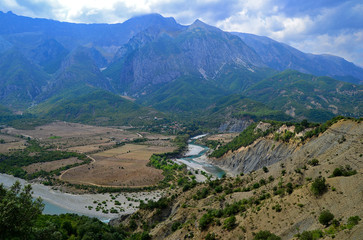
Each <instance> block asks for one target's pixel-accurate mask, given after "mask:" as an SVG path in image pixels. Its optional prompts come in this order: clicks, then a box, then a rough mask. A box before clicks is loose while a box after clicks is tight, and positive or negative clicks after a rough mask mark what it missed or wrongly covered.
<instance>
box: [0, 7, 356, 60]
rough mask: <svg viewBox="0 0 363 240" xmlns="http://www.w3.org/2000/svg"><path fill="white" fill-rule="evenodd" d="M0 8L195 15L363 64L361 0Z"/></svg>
mask: <svg viewBox="0 0 363 240" xmlns="http://www.w3.org/2000/svg"><path fill="white" fill-rule="evenodd" d="M0 11H3V12H7V11H12V12H13V13H15V14H18V15H23V16H29V17H38V18H49V19H55V20H59V21H66V22H76V23H119V22H124V21H125V20H127V19H129V18H131V17H133V16H138V15H143V14H148V13H159V14H161V15H163V16H164V17H174V18H175V20H176V21H177V22H178V23H180V24H183V25H189V24H191V23H193V22H194V21H195V20H196V19H199V20H201V21H203V22H205V23H207V24H209V25H213V26H216V27H219V28H221V29H222V30H224V31H234V32H244V33H252V34H256V35H261V36H267V37H270V38H272V39H274V40H277V41H280V42H284V43H286V44H289V45H291V46H293V47H295V48H297V49H299V50H301V51H303V52H307V53H315V54H332V55H337V56H340V57H343V58H345V59H346V60H348V61H351V62H354V63H355V64H356V65H358V66H361V67H363V0H193V1H188V0H187V1H186V0H0Z"/></svg>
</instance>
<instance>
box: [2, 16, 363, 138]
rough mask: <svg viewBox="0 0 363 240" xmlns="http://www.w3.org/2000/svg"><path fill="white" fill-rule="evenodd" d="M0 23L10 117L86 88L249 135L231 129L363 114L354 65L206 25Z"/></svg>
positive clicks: (157, 20)
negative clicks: (247, 124) (259, 123)
mask: <svg viewBox="0 0 363 240" xmlns="http://www.w3.org/2000/svg"><path fill="white" fill-rule="evenodd" d="M0 25H2V26H4V28H2V29H0V60H1V61H0V82H1V83H0V104H2V105H4V106H6V107H8V108H10V109H11V110H12V111H22V112H24V111H26V110H27V109H28V108H29V107H32V106H35V105H40V106H43V104H45V105H47V104H48V103H49V102H52V101H54V99H53V97H54V98H59V95H60V94H62V95H63V96H64V97H70V96H72V93H69V94H67V92H71V91H73V90H74V89H78V88H81V87H83V86H88V87H91V88H95V89H96V88H97V90H99V91H107V92H108V93H109V94H111V95H112V94H116V95H124V96H130V97H132V98H134V99H135V101H136V103H137V104H140V105H142V106H143V107H149V108H155V109H157V110H158V111H163V112H164V113H165V114H167V115H170V116H173V117H174V120H177V121H181V122H182V123H186V122H194V121H196V122H198V123H199V125H203V126H202V127H212V128H214V129H215V130H216V129H219V130H222V131H223V129H224V130H227V131H229V130H228V129H235V130H242V128H243V127H242V128H240V127H232V125H235V126H237V125H239V126H244V127H245V124H243V123H241V121H242V122H243V121H244V120H245V119H246V118H247V120H251V119H253V120H259V119H267V118H270V119H275V120H290V119H291V120H293V119H296V120H298V121H300V120H302V119H308V120H310V121H316V122H323V121H326V120H327V119H330V118H331V117H333V116H336V115H345V116H352V117H360V116H361V114H362V101H361V99H362V87H361V85H358V84H360V83H361V80H362V79H363V77H362V76H363V75H362V74H361V72H362V71H363V70H362V69H361V68H359V67H357V66H355V65H354V64H353V63H349V62H347V61H345V60H344V59H341V58H338V57H333V56H326V55H311V54H305V53H302V52H300V51H298V50H296V49H294V48H292V47H290V46H288V45H284V44H281V43H278V42H275V41H274V40H272V39H269V38H265V37H260V36H254V35H248V34H237V35H238V36H236V34H234V33H233V34H232V33H228V32H225V31H222V30H221V29H218V28H216V27H213V26H210V25H207V24H205V23H203V22H202V21H200V20H196V21H195V22H194V23H193V24H191V25H188V26H183V25H180V24H178V23H177V22H176V21H175V20H174V19H173V18H164V17H163V16H161V15H159V14H150V15H145V16H139V17H135V18H131V19H129V20H127V21H125V22H124V23H119V24H75V23H65V22H58V21H53V20H48V19H35V18H29V17H22V16H17V15H15V14H13V13H11V12H8V13H2V12H0ZM288 68H292V69H296V70H298V71H301V72H307V73H313V74H314V75H308V74H305V73H299V72H297V71H292V70H286V69H288ZM282 70H284V71H283V72H279V71H282ZM320 75H325V76H331V77H334V78H337V79H340V80H342V81H338V80H335V79H333V78H328V77H318V76H320ZM347 82H353V83H354V84H352V83H347ZM235 96H238V97H237V98H240V100H237V101H235V99H234V98H235ZM93 97H102V95H95V96H93ZM229 98H230V100H228V99H229ZM247 99H248V100H247ZM94 100H95V101H96V100H99V101H100V102H102V101H103V99H102V98H101V99H94ZM63 104H72V103H71V101H70V99H64V100H63ZM49 106H55V105H48V107H49ZM48 107H47V109H48ZM62 107H66V106H62ZM42 108H43V107H42ZM57 108H58V107H57ZM47 111H48V112H50V109H48V110H47ZM53 111H54V112H57V111H58V110H57V109H54V110H53ZM39 113H40V112H39ZM109 114H111V115H113V114H114V113H112V112H109ZM56 115H57V114H54V116H56ZM41 116H44V112H42V115H41ZM103 116H104V114H103ZM132 116H135V117H136V119H135V122H139V121H138V120H137V118H138V117H139V115H138V114H135V115H132ZM105 117H106V118H107V117H108V116H105ZM130 117H131V115H130ZM76 118H77V119H78V120H77V121H82V122H84V123H89V122H87V121H88V120H87V119H86V118H78V117H76ZM76 118H73V117H72V118H69V119H76ZM111 118H112V117H111ZM61 119H67V118H64V117H61ZM106 122H107V121H106ZM111 122H112V121H111ZM121 122H122V121H121ZM227 125H228V126H227Z"/></svg>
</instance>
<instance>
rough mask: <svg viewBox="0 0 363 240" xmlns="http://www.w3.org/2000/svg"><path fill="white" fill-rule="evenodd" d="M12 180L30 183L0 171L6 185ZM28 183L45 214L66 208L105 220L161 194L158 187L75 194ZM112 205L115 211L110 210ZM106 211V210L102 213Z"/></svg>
mask: <svg viewBox="0 0 363 240" xmlns="http://www.w3.org/2000/svg"><path fill="white" fill-rule="evenodd" d="M15 181H19V182H20V183H21V184H22V185H25V184H29V183H28V182H26V181H25V180H23V179H20V178H16V177H14V176H11V175H7V174H0V183H2V184H3V185H4V186H5V187H7V188H8V187H10V186H12V185H13V184H14V182H15ZM30 184H31V186H32V190H33V197H34V198H38V197H41V198H42V199H43V203H44V204H45V205H46V208H45V211H44V213H45V214H57V213H58V214H59V213H66V212H69V213H76V214H79V215H85V216H89V217H96V218H98V219H100V220H104V221H107V220H110V219H113V218H117V217H119V216H121V215H126V214H131V213H133V212H136V211H137V210H138V206H139V204H140V203H139V201H140V200H143V201H145V202H147V201H148V200H153V201H157V200H158V199H159V198H160V197H162V195H163V194H164V192H163V191H161V190H157V191H152V192H136V193H113V194H109V193H104V194H82V195H77V194H70V193H64V192H61V191H58V190H54V189H52V188H51V187H49V186H45V185H42V184H39V183H30ZM97 209H98V211H97ZM111 209H114V211H117V212H118V213H111V212H110V211H111ZM47 211H48V212H47ZM106 211H107V212H108V213H105V212H106Z"/></svg>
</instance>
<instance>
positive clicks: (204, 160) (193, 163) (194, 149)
mask: <svg viewBox="0 0 363 240" xmlns="http://www.w3.org/2000/svg"><path fill="white" fill-rule="evenodd" d="M206 135H207V134H203V135H198V136H195V137H193V138H191V139H190V140H189V141H188V150H187V152H186V153H185V154H184V157H182V158H178V159H174V161H175V162H177V163H179V164H185V165H187V168H188V170H189V171H191V172H192V174H193V175H194V176H195V177H196V180H197V181H198V182H204V181H206V180H207V177H206V175H211V176H212V178H220V177H222V176H223V175H225V174H226V175H233V174H232V173H230V172H229V171H228V172H227V171H226V170H224V169H221V168H220V167H218V166H216V165H214V164H212V163H211V162H210V160H209V159H208V157H207V155H206V153H207V152H208V150H209V148H208V147H206V146H202V145H198V144H194V142H195V140H197V139H200V138H202V137H205V136H206ZM202 172H204V173H205V174H202Z"/></svg>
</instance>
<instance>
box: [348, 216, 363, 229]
mask: <svg viewBox="0 0 363 240" xmlns="http://www.w3.org/2000/svg"><path fill="white" fill-rule="evenodd" d="M360 220H361V219H360V217H359V216H352V217H350V218H348V222H347V227H348V228H349V229H351V228H353V227H354V226H355V225H358V223H359V221H360Z"/></svg>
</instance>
